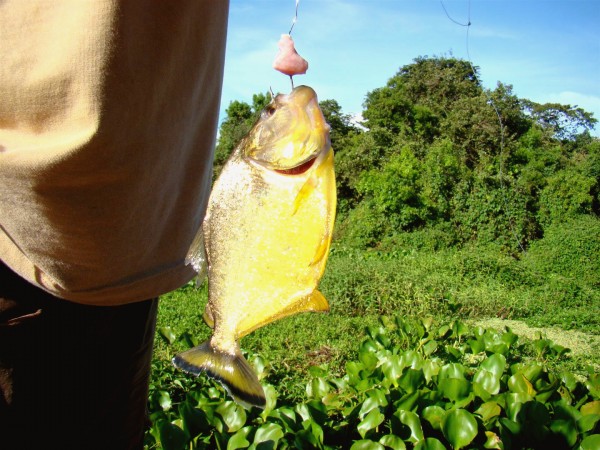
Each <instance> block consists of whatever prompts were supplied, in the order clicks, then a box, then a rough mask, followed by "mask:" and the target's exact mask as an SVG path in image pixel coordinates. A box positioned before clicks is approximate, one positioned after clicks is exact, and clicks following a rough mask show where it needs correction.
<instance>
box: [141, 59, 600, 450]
mask: <svg viewBox="0 0 600 450" xmlns="http://www.w3.org/2000/svg"><path fill="white" fill-rule="evenodd" d="M269 99H270V94H258V95H255V96H254V97H253V101H252V105H249V104H246V103H244V102H232V103H231V104H230V105H229V108H228V109H227V118H226V119H225V120H224V122H223V123H222V125H221V129H220V135H219V142H218V146H217V152H216V155H215V174H218V172H219V170H220V168H221V167H222V165H223V164H224V162H225V160H226V158H227V156H228V155H229V154H230V153H231V151H232V150H233V148H234V146H235V145H236V144H237V143H238V142H239V141H240V139H241V138H242V136H244V135H245V134H246V133H247V131H248V130H249V129H250V127H251V126H252V124H253V123H254V121H255V120H256V118H257V116H258V114H259V112H260V111H261V109H262V108H263V107H264V105H265V104H266V103H268V101H269ZM320 105H321V108H322V110H323V113H324V115H325V116H326V119H327V121H328V122H329V123H330V125H331V127H332V131H331V141H332V146H333V148H334V150H335V155H336V156H335V157H336V161H335V164H336V176H337V185H338V199H339V208H338V221H337V224H336V229H335V236H334V245H333V247H332V252H331V255H330V258H329V262H328V266H327V270H326V273H325V276H324V278H323V280H322V282H321V286H320V289H321V290H322V292H323V293H324V294H325V296H326V298H327V299H328V300H329V302H330V304H331V314H330V315H328V316H320V315H319V316H317V315H299V316H295V317H292V318H288V319H285V320H281V321H278V322H277V323H274V324H271V325H269V326H268V327H264V328H261V329H259V330H257V331H255V332H253V333H252V334H251V335H249V336H247V337H245V338H244V341H243V343H242V345H243V346H244V348H246V349H252V352H251V353H249V354H247V357H248V358H249V360H250V361H251V363H252V364H253V365H254V367H255V369H256V370H257V372H258V373H259V374H260V377H261V381H262V383H263V385H264V386H265V390H266V393H267V397H268V404H267V408H266V409H265V411H260V410H257V409H251V410H245V409H243V408H242V407H240V406H238V405H236V404H235V403H233V402H232V401H231V400H230V399H229V398H228V397H226V395H225V392H224V391H223V389H222V388H221V387H220V386H219V385H218V384H215V383H213V382H212V381H211V380H208V379H207V378H206V377H203V376H201V377H198V378H195V377H190V376H187V375H185V374H183V373H182V372H179V371H176V370H175V369H174V368H173V367H172V366H171V365H170V358H171V356H172V354H173V353H174V352H175V351H181V350H182V349H184V348H187V347H189V346H192V345H196V344H198V342H199V341H201V340H203V339H206V338H207V337H208V335H209V333H210V330H208V328H207V327H204V326H203V325H202V323H201V322H202V320H201V313H202V311H203V309H204V304H205V302H206V286H204V287H202V289H200V290H199V291H198V290H195V289H194V288H193V287H192V286H186V287H184V288H182V289H180V290H178V291H175V292H174V293H172V294H170V295H169V296H167V298H166V299H165V300H163V302H162V303H161V315H162V317H164V318H165V319H164V320H165V322H164V323H163V322H162V320H163V319H161V315H159V333H158V334H159V336H160V337H159V338H158V340H157V345H156V349H157V357H156V358H155V360H154V362H153V366H154V367H153V381H152V386H151V394H150V400H149V406H150V411H151V418H152V420H153V426H152V428H151V430H150V431H149V433H147V435H146V441H147V448H149V449H151V448H156V447H162V448H165V449H167V450H169V449H189V448H221V449H226V448H227V449H237V448H253V449H271V448H322V449H338V448H339V449H356V450H359V449H377V450H379V449H385V448H393V449H402V448H419V449H443V448H499V449H517V448H581V449H584V450H585V449H592V448H594V449H595V448H600V378H599V376H598V371H599V370H600V365H599V361H600V344H599V342H600V339H598V335H599V333H600V315H599V314H598V311H599V310H600V218H599V217H598V216H599V214H600V140H599V139H598V138H594V137H592V136H591V135H590V133H589V131H590V130H592V129H593V127H594V125H595V124H596V122H597V121H596V119H595V118H594V117H593V116H592V115H591V114H590V113H588V112H586V111H584V110H582V109H581V108H578V107H576V106H570V105H560V104H537V103H535V102H532V101H530V100H527V99H520V98H518V97H517V96H516V95H514V93H513V92H512V87H511V86H510V85H506V84H503V83H498V85H497V86H496V88H495V89H493V90H488V89H485V88H483V87H482V86H481V84H480V82H479V79H478V76H477V72H476V68H475V67H473V66H472V65H471V64H470V63H469V62H466V61H462V60H458V59H454V58H446V57H435V58H426V57H425V58H417V59H415V60H414V62H413V63H411V64H409V65H406V66H404V67H402V68H401V69H400V70H399V71H398V73H397V74H396V75H394V76H393V77H392V78H390V80H389V81H388V82H387V84H386V85H385V86H383V87H381V88H378V89H375V90H373V91H371V92H369V93H368V94H367V95H366V99H365V103H364V111H363V112H362V116H363V118H364V121H362V122H361V123H356V122H354V121H353V120H352V118H351V117H350V116H349V115H347V114H344V113H343V112H342V109H341V107H340V105H339V104H338V103H337V102H336V101H335V100H324V101H322V102H320ZM423 317H428V318H427V319H423ZM417 318H418V319H417ZM487 318H500V319H518V320H520V321H524V322H526V323H528V324H529V325H534V326H542V327H548V326H555V327H558V329H559V330H561V332H562V333H565V334H566V333H567V332H566V331H564V330H580V331H583V332H585V333H587V334H584V335H583V336H584V338H583V339H584V340H588V341H589V342H588V343H589V344H590V345H589V347H586V349H584V350H583V351H582V350H581V349H579V351H578V352H577V354H571V353H570V351H569V349H567V348H566V344H564V343H563V345H558V344H556V343H554V342H552V341H551V340H549V339H547V338H546V337H545V336H542V335H539V336H536V337H535V338H531V336H530V339H525V338H521V337H517V334H516V332H513V331H512V330H510V329H506V328H505V329H504V330H503V331H502V330H500V331H497V330H496V329H492V328H481V327H479V326H477V325H466V323H467V321H469V323H473V322H474V323H477V321H479V320H482V319H487ZM592 338H593V339H592ZM573 353H575V352H573Z"/></svg>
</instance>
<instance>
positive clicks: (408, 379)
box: [398, 369, 425, 392]
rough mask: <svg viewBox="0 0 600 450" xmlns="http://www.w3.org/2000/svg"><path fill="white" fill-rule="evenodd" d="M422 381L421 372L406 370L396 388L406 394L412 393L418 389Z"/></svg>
mask: <svg viewBox="0 0 600 450" xmlns="http://www.w3.org/2000/svg"><path fill="white" fill-rule="evenodd" d="M424 380H425V376H424V375H423V371H422V370H414V369H406V370H405V371H404V373H403V374H402V376H401V377H400V380H399V381H398V386H400V387H401V388H402V389H404V390H405V391H406V392H414V391H416V390H417V389H419V387H420V386H421V384H422V383H423V381H424Z"/></svg>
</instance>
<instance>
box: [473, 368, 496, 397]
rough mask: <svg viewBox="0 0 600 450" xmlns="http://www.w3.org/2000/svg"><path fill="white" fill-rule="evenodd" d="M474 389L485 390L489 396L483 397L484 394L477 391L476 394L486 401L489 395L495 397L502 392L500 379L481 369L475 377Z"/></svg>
mask: <svg viewBox="0 0 600 450" xmlns="http://www.w3.org/2000/svg"><path fill="white" fill-rule="evenodd" d="M473 387H474V388H476V387H477V388H479V387H480V388H481V389H483V390H484V391H485V393H487V394H488V396H485V395H481V394H482V393H481V392H477V391H476V392H475V393H476V394H477V395H479V396H480V397H482V398H483V399H484V400H488V399H489V395H495V394H497V393H498V392H500V377H498V376H496V374H494V373H493V372H490V371H489V370H485V369H479V370H478V371H477V372H476V373H475V376H474V377H473Z"/></svg>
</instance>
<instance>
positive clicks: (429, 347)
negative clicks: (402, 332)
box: [423, 341, 438, 356]
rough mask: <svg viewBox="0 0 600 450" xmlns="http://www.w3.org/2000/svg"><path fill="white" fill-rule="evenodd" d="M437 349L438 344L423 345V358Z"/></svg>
mask: <svg viewBox="0 0 600 450" xmlns="http://www.w3.org/2000/svg"><path fill="white" fill-rule="evenodd" d="M437 348H438V343H437V342H436V341H429V342H427V343H426V344H425V345H423V353H424V354H425V356H429V355H431V354H432V353H433V352H435V351H436V350H437Z"/></svg>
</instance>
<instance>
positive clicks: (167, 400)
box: [158, 391, 173, 411]
mask: <svg viewBox="0 0 600 450" xmlns="http://www.w3.org/2000/svg"><path fill="white" fill-rule="evenodd" d="M158 404H159V405H160V407H161V408H162V410H163V411H168V410H169V409H171V406H173V402H171V396H170V395H169V393H168V392H167V391H158Z"/></svg>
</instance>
